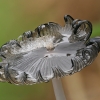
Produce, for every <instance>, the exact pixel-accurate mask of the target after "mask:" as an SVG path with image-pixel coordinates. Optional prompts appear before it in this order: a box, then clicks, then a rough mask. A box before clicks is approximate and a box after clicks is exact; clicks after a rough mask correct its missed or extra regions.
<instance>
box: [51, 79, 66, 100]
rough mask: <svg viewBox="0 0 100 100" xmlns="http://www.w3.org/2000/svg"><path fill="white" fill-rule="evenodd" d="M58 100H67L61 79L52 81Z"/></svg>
mask: <svg viewBox="0 0 100 100" xmlns="http://www.w3.org/2000/svg"><path fill="white" fill-rule="evenodd" d="M52 84H53V89H54V93H55V97H56V100H66V97H65V93H64V90H63V86H62V83H61V80H60V79H52Z"/></svg>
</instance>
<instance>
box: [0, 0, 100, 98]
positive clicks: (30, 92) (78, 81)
mask: <svg viewBox="0 0 100 100" xmlns="http://www.w3.org/2000/svg"><path fill="white" fill-rule="evenodd" d="M65 14H69V15H71V16H72V17H73V18H75V19H76V18H78V19H86V20H89V21H91V22H92V24H93V35H92V37H94V36H100V0H83V1H82V0H0V46H1V45H2V44H4V43H5V42H7V41H9V40H10V39H16V38H17V37H18V36H19V35H20V34H22V33H23V32H25V31H28V30H34V29H35V28H36V27H37V26H38V25H40V24H42V23H46V22H57V23H59V24H61V25H62V26H63V25H64V20H63V17H64V15H65ZM62 82H63V87H64V90H65V93H66V97H67V100H100V54H99V56H98V57H97V58H96V59H95V61H94V62H93V63H92V64H91V65H90V66H88V67H86V68H84V69H83V70H82V71H81V72H78V73H76V74H74V75H72V76H66V77H64V78H62ZM0 100H55V96H54V92H53V88H52V82H51V81H50V82H49V83H41V84H35V85H32V86H15V85H12V84H8V83H0Z"/></svg>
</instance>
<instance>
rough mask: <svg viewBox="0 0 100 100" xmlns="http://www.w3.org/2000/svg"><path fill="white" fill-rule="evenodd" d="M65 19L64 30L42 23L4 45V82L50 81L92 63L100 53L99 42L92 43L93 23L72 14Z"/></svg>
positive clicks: (0, 68) (0, 65)
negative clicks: (74, 17)
mask: <svg viewBox="0 0 100 100" xmlns="http://www.w3.org/2000/svg"><path fill="white" fill-rule="evenodd" d="M64 20H65V26H64V27H62V26H60V25H59V24H57V23H54V22H49V23H46V24H42V25H40V26H38V27H37V28H36V29H35V30H34V31H27V32H24V33H23V34H22V35H21V36H19V37H18V39H17V40H10V41H9V42H7V43H6V44H4V45H2V46H1V48H0V58H1V62H0V81H5V82H9V83H13V84H17V85H19V84H27V85H28V84H29V85H31V84H34V83H39V82H48V81H49V80H50V79H52V78H57V77H62V76H66V75H71V74H73V73H75V72H78V71H80V70H81V69H83V68H84V67H86V66H87V65H89V64H91V63H92V62H93V60H94V59H95V57H96V56H97V55H98V53H99V51H98V50H100V48H99V46H100V45H98V43H97V42H96V41H93V42H91V41H90V36H91V33H92V24H91V23H90V22H89V21H86V20H79V19H75V20H74V19H73V18H72V17H71V16H70V15H65V16H64ZM99 44H100V43H99Z"/></svg>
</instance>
